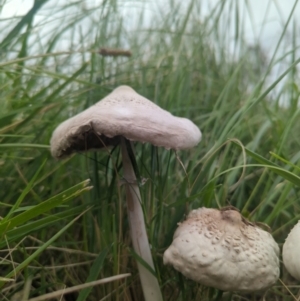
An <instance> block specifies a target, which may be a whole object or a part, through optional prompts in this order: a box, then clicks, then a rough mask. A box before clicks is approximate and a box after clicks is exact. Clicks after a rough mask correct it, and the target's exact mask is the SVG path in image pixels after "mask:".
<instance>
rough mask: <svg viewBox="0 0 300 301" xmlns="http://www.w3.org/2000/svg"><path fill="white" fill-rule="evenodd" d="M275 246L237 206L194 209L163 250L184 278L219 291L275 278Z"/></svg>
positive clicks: (249, 288) (249, 287) (261, 285)
mask: <svg viewBox="0 0 300 301" xmlns="http://www.w3.org/2000/svg"><path fill="white" fill-rule="evenodd" d="M278 256H279V247H278V245H277V243H276V242H275V241H274V239H273V237H272V236H271V234H269V233H268V232H266V231H264V230H262V229H260V228H258V227H257V226H255V225H253V224H252V223H250V222H248V221H247V220H246V219H244V218H243V217H242V216H241V214H240V213H239V212H238V211H236V210H221V211H220V210H217V209H208V208H199V209H197V210H193V211H191V212H190V214H189V215H188V217H187V220H185V221H184V222H183V223H180V224H179V227H178V228H177V230H176V232H175V234H174V238H173V243H172V245H171V246H170V247H169V248H168V249H167V250H166V251H165V253H164V257H163V260H164V264H171V265H173V266H174V268H175V269H176V270H178V271H179V272H181V273H182V274H183V275H184V276H186V277H187V278H190V279H192V280H194V281H196V282H199V283H202V284H204V285H207V286H212V287H215V288H218V289H221V290H224V291H255V290H262V289H264V288H267V287H269V286H271V285H272V284H274V283H275V282H276V280H277V279H278V277H279V258H278Z"/></svg>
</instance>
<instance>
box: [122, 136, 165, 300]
mask: <svg viewBox="0 0 300 301" xmlns="http://www.w3.org/2000/svg"><path fill="white" fill-rule="evenodd" d="M121 140H122V141H121V149H122V159H123V173H124V179H125V181H126V183H125V189H126V202H127V210H128V219H129V224H130V233H131V240H132V244H133V249H134V251H135V252H136V254H137V255H138V256H139V257H140V258H141V259H143V261H145V262H146V263H147V264H148V265H149V266H150V267H151V268H152V269H153V270H154V271H155V269H154V264H153V260H152V256H151V251H150V246H149V242H148V237H147V232H146V227H145V220H144V214H143V210H142V206H141V194H140V190H139V187H138V185H137V179H136V176H135V173H134V169H133V166H132V164H131V161H130V158H129V155H128V151H127V148H126V141H125V138H123V137H122V138H121ZM137 266H138V270H139V274H140V279H141V284H142V289H143V293H144V298H145V300H146V301H152V300H156V301H161V300H163V298H162V294H161V291H160V287H159V284H158V280H157V278H156V277H155V276H154V275H153V274H152V273H151V272H150V271H149V270H148V269H147V268H146V267H145V266H144V265H142V264H141V263H139V262H137Z"/></svg>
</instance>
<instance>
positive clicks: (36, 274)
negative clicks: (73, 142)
mask: <svg viewBox="0 0 300 301" xmlns="http://www.w3.org/2000/svg"><path fill="white" fill-rule="evenodd" d="M299 16H300V8H299V4H298V1H284V2H281V1H275V0H270V1H266V0H263V1H246V0H243V1H239V0H223V1H221V0H215V1H197V0H188V1H184V2H183V1H176V0H168V1H127V0H126V1H117V0H111V1H109V0H107V1H105V0H104V1H54V0H36V1H20V0H18V1H17V0H16V1H5V0H2V1H1V2H0V99H1V100H0V188H1V189H0V205H1V206H0V216H1V222H0V233H1V240H0V254H1V255H0V257H1V269H0V271H1V272H0V276H1V278H0V287H1V292H0V296H1V298H0V299H1V300H35V301H36V300H44V299H42V296H45V295H46V294H48V293H51V292H57V291H60V290H63V289H64V288H65V287H76V286H77V285H80V284H83V283H85V282H89V281H93V280H97V279H104V278H108V277H111V276H115V275H119V274H123V273H131V277H128V278H124V279H121V280H116V281H111V282H109V283H107V284H104V285H95V286H94V287H91V288H86V289H84V290H81V291H74V292H71V293H69V294H65V295H64V296H62V293H60V294H59V295H58V296H56V297H53V298H52V300H65V301H70V300H77V301H82V300H91V301H93V300H143V297H142V291H141V288H140V283H139V277H138V272H137V268H136V263H135V259H134V256H133V255H132V249H131V243H130V237H129V229H128V221H127V214H126V206H125V200H124V198H123V193H122V192H123V187H120V186H119V185H118V181H119V179H120V177H122V172H121V168H120V167H121V160H120V151H119V149H118V148H115V149H113V150H112V152H111V154H110V155H109V156H108V154H107V153H106V152H95V153H92V152H91V153H84V154H83V153H82V154H76V155H74V156H72V157H70V158H68V159H65V160H63V161H57V160H55V159H53V158H52V157H51V155H50V151H49V141H50V138H51V135H52V132H53V130H54V129H55V128H56V127H57V125H58V124H59V123H61V122H62V121H63V120H65V119H67V118H69V117H71V116H73V115H75V114H77V113H79V112H81V111H82V110H84V109H86V108H88V107H89V106H91V105H92V104H94V103H95V102H97V101H99V100H100V99H102V98H103V97H105V96H106V95H107V94H108V93H110V92H111V91H112V90H113V89H114V88H116V87H117V86H119V85H123V84H125V85H130V86H131V87H132V88H134V89H135V90H136V91H137V92H138V93H140V94H142V95H143V96H145V97H147V98H148V99H151V100H152V101H153V102H155V103H156V104H158V105H159V106H161V107H162V108H164V109H166V110H169V111H170V112H171V113H172V114H174V115H176V116H182V117H186V118H189V119H191V120H192V121H193V122H194V123H195V124H196V125H197V126H198V127H199V128H200V129H201V131H202V133H203V138H202V141H201V142H200V144H199V145H198V146H197V147H196V148H194V149H192V150H187V151H180V152H178V154H176V153H175V152H174V151H168V150H165V149H162V148H155V147H153V146H151V145H147V144H145V145H140V144H136V145H135V152H136V156H137V165H138V170H139V174H140V175H141V177H142V178H143V179H146V181H143V185H142V184H141V186H140V189H141V194H142V199H143V204H142V205H143V209H144V212H145V218H146V223H147V231H148V237H149V240H150V243H151V248H152V249H151V250H152V255H153V258H154V261H155V267H156V270H157V276H158V279H159V282H160V285H161V288H162V292H163V295H164V298H165V300H221V299H222V300H297V299H296V295H297V294H299V283H297V282H296V280H294V279H293V278H292V277H291V276H289V275H288V273H287V272H286V270H285V269H284V267H283V266H282V269H281V275H280V281H278V282H277V283H276V285H274V286H273V287H272V288H270V289H269V290H268V291H266V292H261V293H254V292H253V293H249V294H243V295H242V294H238V293H227V292H225V293H223V295H222V297H221V294H220V292H218V291H217V290H215V289H212V288H207V287H204V286H202V285H200V284H197V283H194V282H193V281H191V280H188V279H186V278H185V277H184V276H182V275H181V274H180V273H178V272H177V271H175V270H174V269H173V268H172V267H171V266H164V265H163V262H162V256H163V253H164V251H165V249H166V248H167V247H168V246H169V245H170V243H171V242H172V236H173V233H174V231H175V229H176V227H177V223H178V222H180V221H182V220H184V218H185V216H186V214H187V213H188V212H189V211H190V210H191V209H194V208H198V207H202V206H205V207H213V208H222V207H224V206H227V205H232V206H235V207H237V208H238V209H239V210H240V211H241V213H242V214H243V215H244V216H245V217H246V218H248V219H250V220H251V221H252V222H257V223H259V224H260V225H262V227H263V228H264V229H266V230H267V229H268V228H270V229H271V230H270V231H272V232H271V233H272V234H273V236H274V239H275V240H276V241H277V243H278V244H279V245H280V247H281V246H282V244H283V242H284V240H285V238H286V236H287V235H288V233H289V231H290V229H291V228H292V227H293V225H294V224H295V223H296V222H297V220H299V219H300V201H299V192H300V191H299V186H300V177H299V159H300V152H299V150H300V147H299V133H300V125H299V67H298V64H299V62H300V59H299V45H298V44H299V34H298V33H299V24H298V19H299ZM103 48H106V49H114V50H117V52H118V51H119V52H120V55H117V56H116V55H114V56H111V55H106V56H104V55H101V51H100V50H101V49H103ZM122 50H126V51H127V53H128V52H130V56H128V55H126V56H124V55H122ZM102 53H103V51H102ZM87 179H90V182H88V181H87ZM91 186H93V188H91ZM118 187H119V188H118ZM263 224H265V225H264V226H263ZM39 298H40V299H39ZM55 298H56V299H55Z"/></svg>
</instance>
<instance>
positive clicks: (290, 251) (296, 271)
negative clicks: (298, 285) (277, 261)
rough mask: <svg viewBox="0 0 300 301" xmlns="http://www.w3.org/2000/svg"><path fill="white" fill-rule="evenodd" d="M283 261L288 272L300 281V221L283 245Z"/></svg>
mask: <svg viewBox="0 0 300 301" xmlns="http://www.w3.org/2000/svg"><path fill="white" fill-rule="evenodd" d="M282 259H283V263H284V266H285V267H286V269H287V270H288V272H289V273H290V274H291V275H292V276H293V277H294V278H296V279H297V280H300V221H298V223H297V224H296V225H295V227H294V228H293V229H292V230H291V232H290V234H289V235H288V237H287V239H286V240H285V243H284V244H283V248H282Z"/></svg>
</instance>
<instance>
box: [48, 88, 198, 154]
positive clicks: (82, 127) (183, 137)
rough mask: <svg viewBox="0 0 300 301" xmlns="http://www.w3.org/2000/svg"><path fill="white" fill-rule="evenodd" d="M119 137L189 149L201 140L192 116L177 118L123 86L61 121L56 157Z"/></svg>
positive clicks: (53, 142)
mask: <svg viewBox="0 0 300 301" xmlns="http://www.w3.org/2000/svg"><path fill="white" fill-rule="evenodd" d="M119 136H124V137H125V138H127V139H129V140H131V141H140V142H149V143H152V144H153V145H155V146H163V147H165V148H167V149H175V150H179V149H188V148H192V147H194V146H196V145H197V144H198V143H199V141H200V140H201V132H200V130H199V128H198V127H197V126H196V125H195V124H194V123H193V122H191V121H190V120H189V119H186V118H180V117H175V116H173V115H172V114H170V113H169V112H167V111H165V110H163V109H162V108H160V107H159V106H157V105H156V104H154V103H153V102H151V101H150V100H148V99H147V98H145V97H143V96H141V95H139V94H138V93H136V92H135V91H134V90H133V89H132V88H130V87H129V86H120V87H118V88H117V89H115V90H114V91H113V92H112V93H110V94H109V95H108V96H106V97H105V98H104V99H102V100H101V101H99V102H97V103H96V104H95V105H93V106H91V107H90V108H88V109H87V110H85V111H83V112H82V113H80V114H77V115H76V116H74V117H72V118H70V119H68V120H66V121H65V122H63V123H61V124H60V125H59V126H58V127H57V128H56V129H55V131H54V132H53V135H52V138H51V141H50V144H51V153H52V155H53V156H54V157H56V158H61V157H64V156H67V155H69V154H71V153H73V152H75V151H84V150H89V149H97V148H102V147H103V146H104V145H106V146H110V145H115V144H117V143H118V141H119Z"/></svg>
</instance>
